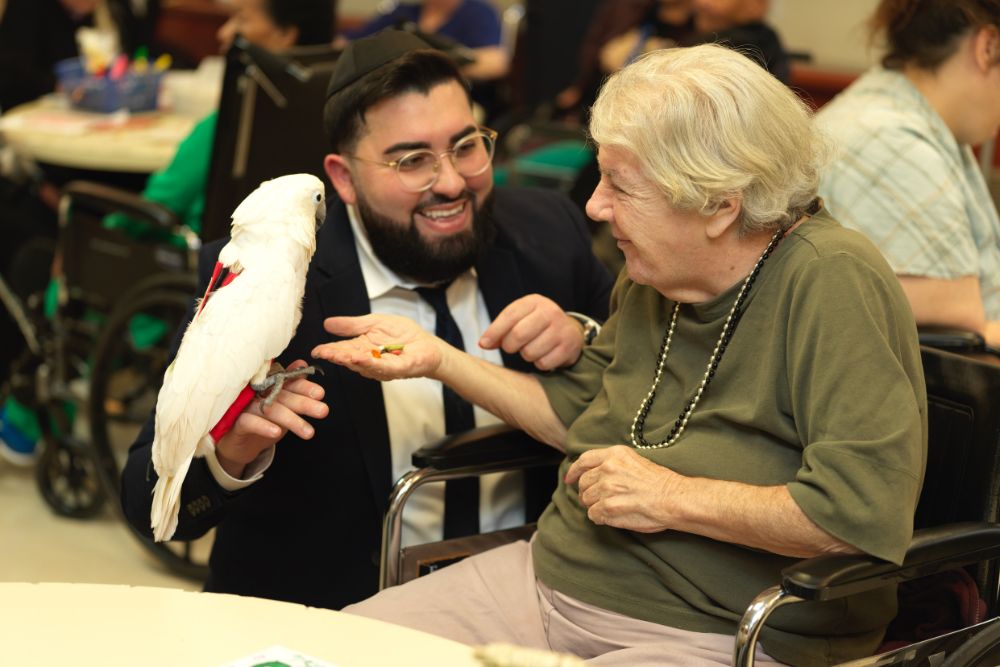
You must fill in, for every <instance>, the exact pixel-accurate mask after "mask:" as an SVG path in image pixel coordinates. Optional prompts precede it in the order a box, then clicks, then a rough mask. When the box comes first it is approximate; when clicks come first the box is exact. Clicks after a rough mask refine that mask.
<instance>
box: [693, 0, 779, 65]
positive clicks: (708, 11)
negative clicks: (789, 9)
mask: <svg viewBox="0 0 1000 667" xmlns="http://www.w3.org/2000/svg"><path fill="white" fill-rule="evenodd" d="M692 3H693V8H694V28H695V30H694V33H695V34H694V36H693V37H691V38H690V39H689V40H687V41H685V42H682V44H681V45H682V46H693V45H696V44H707V43H713V42H714V43H717V44H723V45H725V46H728V47H730V48H733V49H736V50H737V51H740V52H742V53H745V54H747V55H749V56H751V57H753V58H755V59H757V60H759V61H760V63H761V64H762V65H763V66H764V69H766V70H767V71H768V72H770V73H771V74H773V75H774V77H775V78H776V79H778V81H781V82H782V83H788V82H789V81H790V80H791V64H790V62H789V58H788V53H787V52H786V51H785V47H784V46H783V45H782V43H781V38H780V37H779V36H778V33H777V32H776V31H775V30H774V28H772V27H771V26H769V25H768V24H767V23H766V22H765V19H766V17H767V11H768V9H770V6H771V0H692Z"/></svg>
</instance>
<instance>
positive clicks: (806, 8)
mask: <svg viewBox="0 0 1000 667" xmlns="http://www.w3.org/2000/svg"><path fill="white" fill-rule="evenodd" d="M877 5H878V0H771V12H770V14H769V21H770V23H771V24H772V25H773V26H774V27H775V29H776V30H777V31H778V33H779V34H780V35H781V38H782V40H783V41H784V43H785V47H786V48H787V49H789V50H791V51H805V52H809V53H811V54H812V56H813V62H814V63H815V64H816V65H817V66H820V67H826V68H831V69H845V70H860V69H864V68H866V67H868V66H869V65H870V64H872V63H874V62H875V61H876V60H877V59H878V53H877V52H875V51H873V50H872V49H870V48H869V47H868V42H869V39H868V29H867V27H866V26H865V21H866V20H867V19H868V17H869V16H870V15H871V14H872V12H874V11H875V7H876V6H877Z"/></svg>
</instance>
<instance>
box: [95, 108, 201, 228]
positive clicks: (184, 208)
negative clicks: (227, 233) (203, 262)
mask: <svg viewBox="0 0 1000 667" xmlns="http://www.w3.org/2000/svg"><path fill="white" fill-rule="evenodd" d="M217 120H218V114H217V113H216V112H213V113H211V114H209V115H208V116H206V117H205V118H204V119H202V120H201V121H200V122H199V123H198V124H197V125H195V126H194V128H193V129H192V130H191V133H190V134H188V136H187V137H186V138H185V139H184V141H182V142H181V143H180V145H178V147H177V152H176V153H175V154H174V158H173V160H171V162H170V164H169V165H167V167H166V168H164V169H161V170H160V171H158V172H156V173H154V174H153V175H152V176H150V177H149V181H148V182H147V183H146V189H145V190H143V192H142V196H143V197H144V198H146V199H148V200H150V201H154V202H157V203H160V204H163V205H164V206H166V207H167V208H169V209H170V210H171V211H173V212H174V213H175V214H176V215H177V217H178V218H180V220H181V222H182V223H183V224H185V225H187V226H188V227H190V228H191V229H192V230H193V231H194V232H195V233H200V232H201V223H202V220H201V217H202V214H203V213H204V211H205V186H206V184H207V183H208V168H209V164H210V163H211V157H212V143H213V141H214V140H215V125H216V122H217ZM104 225H105V226H106V227H108V228H109V229H120V230H122V231H124V232H125V233H127V234H128V235H129V236H132V237H133V238H136V239H140V240H164V239H168V240H171V241H172V242H173V243H176V244H179V246H180V247H185V245H184V241H183V239H177V238H174V237H172V236H171V235H170V234H169V233H167V232H165V230H161V229H151V228H150V227H149V226H148V225H147V224H145V223H143V222H140V221H138V220H133V219H132V218H129V217H128V216H126V215H124V214H122V213H112V214H111V215H109V216H107V217H106V218H105V219H104Z"/></svg>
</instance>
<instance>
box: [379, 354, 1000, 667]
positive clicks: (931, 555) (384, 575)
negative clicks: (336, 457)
mask: <svg viewBox="0 0 1000 667" xmlns="http://www.w3.org/2000/svg"><path fill="white" fill-rule="evenodd" d="M921 357H922V361H923V367H924V375H925V379H926V384H927V401H928V412H927V414H928V428H929V431H928V458H927V471H926V475H925V479H924V485H923V489H922V491H921V495H920V500H919V503H918V506H917V510H916V514H915V517H914V528H915V532H914V536H913V540H912V542H911V545H910V547H909V549H908V550H907V553H906V556H905V560H904V562H903V564H902V565H899V566H897V565H894V564H892V563H888V562H885V561H881V560H879V559H876V558H872V557H869V556H854V555H826V556H819V557H815V558H810V559H806V560H803V561H800V562H798V563H796V564H794V565H792V566H790V567H788V568H786V569H785V570H783V571H782V572H781V580H780V581H777V582H775V585H774V586H773V587H772V588H769V589H767V590H765V591H763V592H762V593H761V594H760V595H758V597H757V598H756V599H754V600H753V601H751V603H750V605H749V607H748V608H747V610H746V612H745V614H744V616H743V618H742V619H741V620H740V623H739V625H738V628H737V633H736V637H735V641H734V652H733V662H732V664H733V665H734V667H752V666H753V664H754V648H755V645H756V642H757V638H758V636H759V634H760V632H761V630H762V628H763V627H764V626H765V625H766V622H767V618H768V616H769V615H770V613H771V612H772V611H774V610H775V609H777V608H779V607H782V606H784V605H790V604H793V603H795V602H798V601H803V600H815V601H820V600H833V599H837V598H841V597H845V596H848V595H852V594H855V593H859V592H863V591H866V590H872V589H875V588H878V587H881V586H887V585H895V584H898V583H901V582H909V581H913V580H922V581H924V582H926V581H930V579H924V578H925V577H932V576H933V575H938V574H939V573H943V572H948V571H951V570H957V569H959V568H970V570H971V576H972V578H973V579H974V580H975V582H976V586H977V588H978V594H979V596H980V597H981V599H982V601H983V602H984V603H985V610H986V614H985V619H986V620H982V619H978V621H979V622H976V623H974V624H973V625H971V626H968V627H965V628H960V629H955V630H953V631H950V632H947V633H945V634H940V635H938V636H934V637H931V638H928V639H922V640H921V641H917V642H914V643H910V644H908V645H905V646H902V647H900V648H895V650H891V651H887V652H884V653H880V654H878V655H875V656H871V657H869V658H863V659H859V660H854V661H851V662H849V663H845V664H844V666H845V667H848V666H849V667H862V666H871V667H875V666H878V667H883V666H889V665H908V666H909V667H924V666H926V667H971V666H973V665H977V666H987V665H989V666H994V667H995V666H996V665H1000V572H998V568H1000V564H998V559H1000V367H998V366H997V365H996V364H992V363H984V362H982V361H979V360H977V359H975V358H972V357H968V356H964V355H958V354H954V353H952V352H947V351H943V350H939V349H934V348H931V347H926V346H924V347H921ZM561 458H562V455H561V454H560V453H558V452H556V451H554V450H553V449H552V448H550V447H547V446H545V445H542V444H541V443H538V442H536V441H534V440H532V439H531V438H530V437H529V436H528V435H526V434H525V433H523V432H520V431H517V430H515V429H512V428H510V427H507V426H503V425H501V426H492V427H486V428H483V429H476V430H475V431H471V432H468V433H463V434H458V435H454V436H449V437H447V438H445V439H443V440H441V441H439V442H437V443H433V444H431V445H428V446H425V447H424V448H422V449H420V450H418V451H417V452H416V453H415V454H414V455H413V464H414V466H415V468H416V469H415V470H413V471H411V472H409V473H407V474H406V475H404V476H403V477H401V478H400V479H399V480H398V481H397V482H396V484H395V486H394V487H393V490H392V493H391V495H390V499H389V505H388V510H387V511H386V516H385V520H384V523H383V533H382V535H383V537H382V552H381V570H380V587H381V588H385V587H388V586H393V585H396V584H399V583H405V582H406V581H408V580H410V579H412V578H415V577H417V576H420V575H422V574H426V573H428V572H431V571H433V570H435V569H437V568H438V567H442V566H445V565H447V564H450V563H452V562H455V561H457V560H460V559H461V558H463V557H465V556H469V555H472V554H474V553H478V552H479V551H482V550H484V549H486V548H492V547H495V546H499V545H501V544H504V543H507V542H510V541H514V540H517V539H524V538H525V537H526V536H527V535H530V533H531V532H532V527H524V528H515V529H511V530H507V531H497V532H496V533H490V534H486V535H478V536H473V537H472V538H456V539H453V540H446V541H445V542H441V543H433V544H429V545H418V546H414V547H407V548H405V549H400V548H399V547H400V534H401V529H402V510H403V507H404V505H405V503H406V500H407V498H408V497H409V496H410V495H411V494H412V493H413V491H414V490H415V489H416V488H418V487H419V486H421V485H423V484H426V483H430V482H436V481H442V480H446V479H452V478H456V477H464V476H469V475H478V474H484V473H486V472H497V471H501V470H514V469H521V468H523V467H527V466H540V465H548V464H551V463H552V462H554V461H559V460H560V459H561ZM918 583H919V582H918ZM903 601H904V600H903V599H902V598H901V603H902V602H903ZM896 643H901V642H896Z"/></svg>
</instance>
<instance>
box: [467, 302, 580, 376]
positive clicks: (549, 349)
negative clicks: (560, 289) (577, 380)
mask: <svg viewBox="0 0 1000 667" xmlns="http://www.w3.org/2000/svg"><path fill="white" fill-rule="evenodd" d="M479 346H480V347H482V348H483V349H486V350H493V349H496V348H498V347H499V348H502V349H503V351H504V352H507V353H509V354H518V353H520V355H521V357H522V358H523V359H524V360H525V361H528V362H530V363H533V364H534V365H535V368H537V369H538V370H542V371H550V370H552V369H553V368H560V367H562V366H570V365H572V364H574V363H576V360H577V359H579V358H580V352H581V351H582V350H583V328H582V327H581V326H580V323H579V322H577V321H576V320H574V319H573V318H572V317H569V316H568V315H566V313H564V312H563V309H562V308H560V307H559V306H558V305H557V304H556V303H555V302H554V301H552V299H549V298H547V297H544V296H542V295H541V294H529V295H527V296H523V297H521V298H520V299H517V300H516V301H513V302H512V303H510V304H509V305H508V306H507V307H506V308H504V309H503V310H502V311H501V312H500V314H499V315H497V318H496V319H495V320H493V323H492V324H490V326H489V327H487V328H486V331H484V332H483V335H482V337H481V338H480V339H479Z"/></svg>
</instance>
